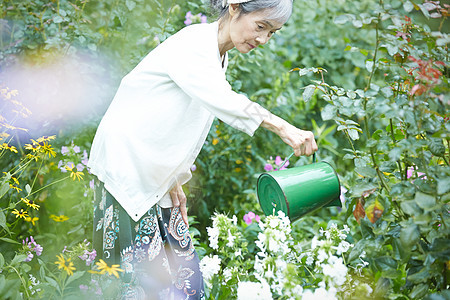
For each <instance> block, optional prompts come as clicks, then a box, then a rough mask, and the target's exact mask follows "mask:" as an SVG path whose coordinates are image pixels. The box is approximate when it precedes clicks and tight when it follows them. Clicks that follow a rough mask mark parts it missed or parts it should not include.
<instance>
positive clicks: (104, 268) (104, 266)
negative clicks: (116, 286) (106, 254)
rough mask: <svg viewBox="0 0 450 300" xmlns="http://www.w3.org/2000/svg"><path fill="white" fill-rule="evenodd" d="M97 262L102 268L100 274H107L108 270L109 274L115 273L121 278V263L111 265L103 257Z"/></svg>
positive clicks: (99, 267)
mask: <svg viewBox="0 0 450 300" xmlns="http://www.w3.org/2000/svg"><path fill="white" fill-rule="evenodd" d="M95 264H96V265H97V268H98V269H99V270H100V272H99V274H105V273H106V272H108V274H109V275H114V276H116V277H117V278H119V273H117V272H123V270H122V269H121V268H119V267H120V266H119V265H111V267H110V266H108V264H107V263H106V262H105V261H104V260H103V259H100V261H99V262H96V263H95Z"/></svg>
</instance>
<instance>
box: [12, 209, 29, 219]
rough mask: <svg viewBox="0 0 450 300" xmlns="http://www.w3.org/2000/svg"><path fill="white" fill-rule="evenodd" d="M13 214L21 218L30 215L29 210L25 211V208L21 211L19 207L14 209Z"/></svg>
mask: <svg viewBox="0 0 450 300" xmlns="http://www.w3.org/2000/svg"><path fill="white" fill-rule="evenodd" d="M12 214H14V215H16V219H17V218H18V217H21V218H24V219H25V218H26V217H28V212H27V211H23V209H21V210H20V211H18V210H17V209H14V210H13V211H12Z"/></svg>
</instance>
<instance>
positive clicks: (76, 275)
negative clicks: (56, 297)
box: [66, 271, 85, 285]
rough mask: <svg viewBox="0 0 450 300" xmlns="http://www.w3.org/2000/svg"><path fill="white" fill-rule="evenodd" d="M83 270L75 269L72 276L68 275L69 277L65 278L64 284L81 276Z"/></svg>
mask: <svg viewBox="0 0 450 300" xmlns="http://www.w3.org/2000/svg"><path fill="white" fill-rule="evenodd" d="M84 273H85V271H77V272H75V273H73V275H72V276H69V279H67V282H66V285H69V284H70V283H71V282H72V281H75V280H77V279H78V278H80V277H82V276H83V275H84Z"/></svg>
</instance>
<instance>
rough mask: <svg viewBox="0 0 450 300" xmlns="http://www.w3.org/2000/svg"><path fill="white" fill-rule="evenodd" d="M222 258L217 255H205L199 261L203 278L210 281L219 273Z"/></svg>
mask: <svg viewBox="0 0 450 300" xmlns="http://www.w3.org/2000/svg"><path fill="white" fill-rule="evenodd" d="M220 263H221V259H220V258H219V257H218V256H217V255H214V256H212V257H211V256H205V257H203V258H202V260H201V261H200V263H199V266H200V272H202V275H203V278H204V279H205V281H206V282H209V281H210V280H211V278H212V277H213V276H214V275H216V274H218V273H219V271H220Z"/></svg>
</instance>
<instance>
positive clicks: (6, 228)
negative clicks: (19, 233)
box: [0, 210, 10, 233]
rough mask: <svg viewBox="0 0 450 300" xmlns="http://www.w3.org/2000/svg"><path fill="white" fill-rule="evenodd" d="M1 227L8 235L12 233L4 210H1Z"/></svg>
mask: <svg viewBox="0 0 450 300" xmlns="http://www.w3.org/2000/svg"><path fill="white" fill-rule="evenodd" d="M0 226H2V227H3V228H4V229H5V230H6V231H7V232H8V233H9V232H10V231H9V228H8V225H7V224H6V216H5V214H4V213H3V211H2V210H0Z"/></svg>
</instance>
